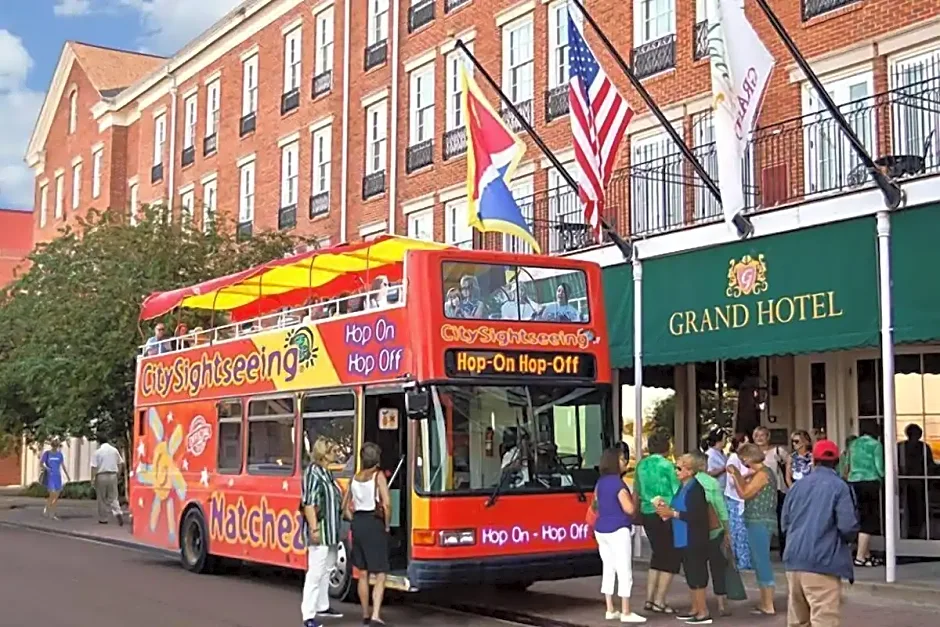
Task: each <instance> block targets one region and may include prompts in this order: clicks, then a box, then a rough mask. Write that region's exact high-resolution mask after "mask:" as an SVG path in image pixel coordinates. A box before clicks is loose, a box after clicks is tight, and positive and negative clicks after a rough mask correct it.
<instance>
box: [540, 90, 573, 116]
mask: <svg viewBox="0 0 940 627" xmlns="http://www.w3.org/2000/svg"><path fill="white" fill-rule="evenodd" d="M566 115H568V86H567V85H559V86H558V87H553V88H552V89H549V90H548V91H547V92H545V121H546V122H551V121H552V120H557V119H558V118H561V117H564V116H566Z"/></svg>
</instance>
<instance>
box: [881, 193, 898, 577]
mask: <svg viewBox="0 0 940 627" xmlns="http://www.w3.org/2000/svg"><path fill="white" fill-rule="evenodd" d="M877 221H878V222H877V224H878V227H877V228H878V270H879V272H878V275H879V276H878V297H879V300H880V301H881V381H882V387H881V393H882V397H883V398H884V451H885V528H884V534H885V581H887V582H888V583H894V581H895V579H896V562H897V548H896V546H895V545H896V541H897V512H898V503H897V481H898V469H897V460H896V451H897V425H896V424H895V420H896V419H895V415H894V414H895V407H894V330H893V328H892V325H893V320H892V316H891V304H892V299H891V218H890V217H889V216H888V212H887V211H879V212H878V217H877Z"/></svg>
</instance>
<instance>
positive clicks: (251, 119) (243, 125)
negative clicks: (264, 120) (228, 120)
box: [238, 111, 258, 137]
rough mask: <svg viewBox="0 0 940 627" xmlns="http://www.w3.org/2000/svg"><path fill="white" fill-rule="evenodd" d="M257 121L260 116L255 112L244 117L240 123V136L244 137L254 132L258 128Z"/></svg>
mask: <svg viewBox="0 0 940 627" xmlns="http://www.w3.org/2000/svg"><path fill="white" fill-rule="evenodd" d="M257 121H258V116H257V114H256V113H255V112H254V111H252V112H251V113H246V114H245V115H243V116H242V117H241V120H239V122H238V136H239V137H244V136H245V135H247V134H248V133H251V132H254V130H255V127H256V126H257Z"/></svg>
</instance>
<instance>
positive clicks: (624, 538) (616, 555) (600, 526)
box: [592, 448, 646, 623]
mask: <svg viewBox="0 0 940 627" xmlns="http://www.w3.org/2000/svg"><path fill="white" fill-rule="evenodd" d="M629 462H630V449H628V448H610V449H607V450H606V451H604V454H603V455H602V456H601V463H600V471H601V477H600V479H598V480H597V485H596V486H595V487H594V503H593V505H592V507H594V509H595V511H596V512H597V518H596V519H595V521H594V536H595V537H596V538H597V548H598V550H599V552H600V554H601V561H602V562H603V563H604V576H603V578H602V579H601V592H602V593H603V594H604V597H605V599H606V601H607V620H620V622H621V623H645V622H646V619H645V618H643V617H642V616H640V615H638V614H634V613H633V612H631V611H630V592H631V589H632V588H633V531H632V530H633V516H634V515H635V513H636V504H635V503H634V501H633V496H632V495H631V494H630V489H629V488H628V487H627V485H626V483H624V480H623V477H622V475H623V473H624V472H626V470H627V464H628V463H629ZM615 581H619V584H620V585H619V588H618V590H617V592H618V593H619V596H620V611H619V612H617V611H616V610H614V598H613V597H614V583H615Z"/></svg>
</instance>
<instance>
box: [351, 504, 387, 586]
mask: <svg viewBox="0 0 940 627" xmlns="http://www.w3.org/2000/svg"><path fill="white" fill-rule="evenodd" d="M352 564H353V566H355V567H356V568H358V569H359V570H364V571H366V572H369V573H387V572H388V533H387V532H386V531H385V521H383V520H382V519H381V518H379V517H378V516H376V514H375V512H356V513H355V514H353V519H352Z"/></svg>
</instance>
